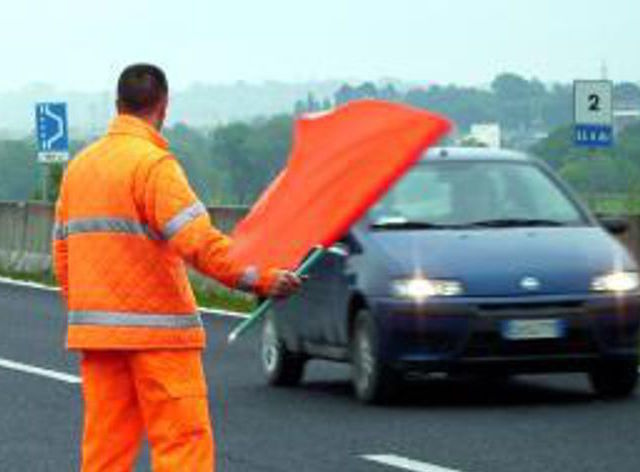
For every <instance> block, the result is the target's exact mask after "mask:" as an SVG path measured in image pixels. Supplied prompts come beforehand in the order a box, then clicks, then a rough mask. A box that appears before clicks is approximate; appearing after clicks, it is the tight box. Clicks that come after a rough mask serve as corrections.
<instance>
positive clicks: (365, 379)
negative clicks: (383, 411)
mask: <svg viewBox="0 0 640 472" xmlns="http://www.w3.org/2000/svg"><path fill="white" fill-rule="evenodd" d="M379 346H380V343H379V333H378V330H377V327H376V324H375V321H374V320H373V318H372V316H371V314H370V313H369V312H368V311H367V310H360V311H359V312H358V314H357V316H356V320H355V326H354V329H353V336H352V339H351V369H352V384H353V390H354V393H355V396H356V398H357V399H358V400H360V401H361V402H363V403H367V404H384V403H388V402H391V401H392V400H393V399H394V398H395V397H396V394H397V393H398V389H399V386H400V380H401V376H400V374H399V373H398V372H397V371H396V370H394V369H392V368H391V367H389V366H388V365H387V364H385V363H384V362H383V361H382V360H381V359H380V356H379Z"/></svg>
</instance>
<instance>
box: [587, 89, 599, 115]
mask: <svg viewBox="0 0 640 472" xmlns="http://www.w3.org/2000/svg"><path fill="white" fill-rule="evenodd" d="M589 111H600V95H598V94H596V93H592V94H591V95H589Z"/></svg>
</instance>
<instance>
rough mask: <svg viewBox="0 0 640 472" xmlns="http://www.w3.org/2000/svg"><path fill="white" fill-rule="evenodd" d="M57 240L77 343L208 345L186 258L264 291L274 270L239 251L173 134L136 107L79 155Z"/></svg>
mask: <svg viewBox="0 0 640 472" xmlns="http://www.w3.org/2000/svg"><path fill="white" fill-rule="evenodd" d="M53 240H54V242H53V245H54V268H55V272H56V276H57V278H58V280H59V282H60V285H61V288H62V293H63V296H64V298H65V299H66V302H67V308H68V312H69V316H68V331H67V346H68V347H69V348H70V349H148V348H167V347H189V348H193V347H196V348H200V347H203V346H204V344H205V335H204V330H203V328H202V322H201V320H200V315H199V314H198V313H197V307H196V303H195V299H194V296H193V292H192V290H191V286H190V284H189V280H188V278H187V271H186V267H185V264H184V261H186V262H188V263H189V264H191V265H192V266H194V267H195V268H196V269H198V270H199V271H201V272H203V273H204V274H206V275H209V276H211V277H213V278H215V279H217V280H219V281H220V282H222V283H223V284H225V285H227V286H230V287H236V288H242V289H246V290H253V291H256V292H258V293H264V292H266V290H267V288H268V286H269V284H270V283H271V282H272V279H273V271H267V272H265V273H258V271H257V269H256V268H254V267H251V266H249V267H240V266H238V265H237V264H235V263H234V261H233V260H231V259H230V257H229V255H228V252H229V248H230V245H231V240H230V239H229V238H228V237H227V236H225V235H223V234H222V233H220V232H219V231H218V230H216V229H215V228H214V227H213V226H212V225H211V222H210V219H209V215H208V213H207V209H206V207H205V206H204V205H203V204H202V203H201V202H200V201H199V200H198V198H197V197H196V195H195V193H194V192H193V190H192V189H191V187H190V186H189V183H188V181H187V178H186V176H185V174H184V172H183V170H182V168H181V167H180V165H179V163H178V162H177V160H176V159H175V158H174V157H173V156H172V155H171V153H170V152H169V150H168V143H167V141H166V140H165V139H164V138H163V137H162V136H161V135H160V134H159V133H158V132H157V131H156V130H155V129H154V128H153V127H152V126H150V125H149V124H147V123H146V122H144V121H142V120H140V119H138V118H135V117H133V116H129V115H119V116H118V117H117V118H116V119H115V120H114V121H113V123H112V124H111V127H110V129H109V131H108V133H107V135H106V136H105V137H103V138H102V139H100V140H98V141H97V142H96V143H94V144H92V145H91V146H89V147H88V148H87V149H85V150H84V151H82V152H81V153H80V154H79V155H78V156H77V157H75V158H74V159H73V160H72V161H71V163H70V165H69V168H68V170H67V172H66V173H65V176H64V179H63V184H62V187H61V191H60V198H59V200H58V202H57V204H56V221H55V226H54V231H53Z"/></svg>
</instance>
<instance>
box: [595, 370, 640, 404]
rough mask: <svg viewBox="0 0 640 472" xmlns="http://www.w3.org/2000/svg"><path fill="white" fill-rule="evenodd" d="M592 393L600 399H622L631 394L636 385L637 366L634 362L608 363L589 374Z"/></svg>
mask: <svg viewBox="0 0 640 472" xmlns="http://www.w3.org/2000/svg"><path fill="white" fill-rule="evenodd" d="M589 380H590V382H591V387H592V388H593V390H594V392H595V393H596V394H597V395H598V396H599V397H601V398H608V399H616V398H624V397H628V396H630V395H631V394H633V392H634V390H635V388H636V385H637V383H638V364H637V362H635V361H610V362H605V363H603V364H601V365H598V366H596V367H595V368H593V369H592V370H591V372H589Z"/></svg>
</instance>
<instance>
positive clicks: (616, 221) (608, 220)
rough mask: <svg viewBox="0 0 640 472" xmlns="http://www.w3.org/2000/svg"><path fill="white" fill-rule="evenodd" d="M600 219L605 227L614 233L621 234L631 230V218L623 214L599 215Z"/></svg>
mask: <svg viewBox="0 0 640 472" xmlns="http://www.w3.org/2000/svg"><path fill="white" fill-rule="evenodd" d="M598 221H599V222H600V224H601V225H602V227H603V228H604V229H606V230H607V231H608V232H609V233H611V234H614V235H621V234H624V233H626V232H627V231H628V230H629V220H627V218H625V217H622V216H599V217H598Z"/></svg>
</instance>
